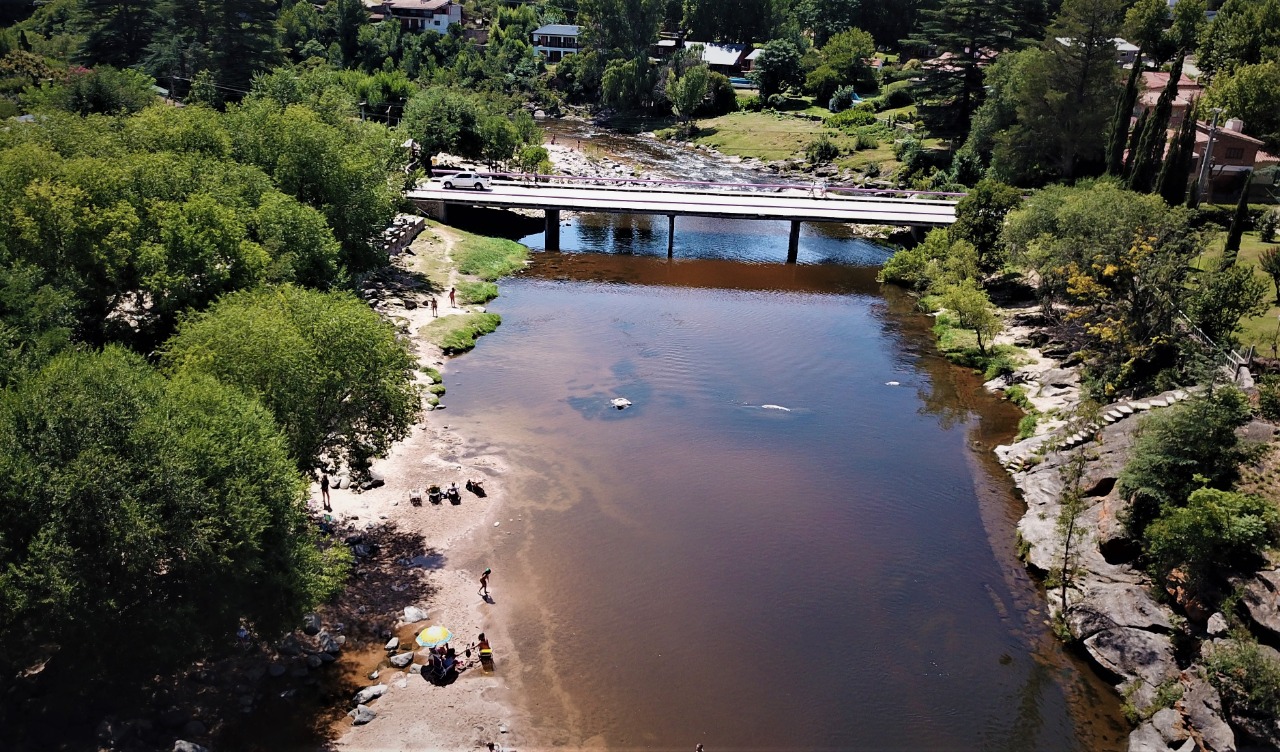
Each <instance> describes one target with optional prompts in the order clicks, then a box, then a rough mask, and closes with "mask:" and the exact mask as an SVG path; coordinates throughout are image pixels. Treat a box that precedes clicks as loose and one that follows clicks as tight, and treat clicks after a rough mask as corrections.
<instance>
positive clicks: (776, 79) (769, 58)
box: [751, 39, 803, 100]
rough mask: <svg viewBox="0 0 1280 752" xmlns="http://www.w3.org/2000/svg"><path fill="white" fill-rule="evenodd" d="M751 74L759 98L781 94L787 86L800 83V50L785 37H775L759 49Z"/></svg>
mask: <svg viewBox="0 0 1280 752" xmlns="http://www.w3.org/2000/svg"><path fill="white" fill-rule="evenodd" d="M751 75H752V76H753V77H754V78H755V82H756V86H757V87H759V89H760V99H761V100H766V99H768V98H769V97H770V96H772V95H774V94H782V93H783V92H785V91H786V90H787V87H789V86H795V85H798V84H799V83H800V81H801V80H802V77H803V71H802V70H801V68H800V50H798V49H797V48H796V46H795V45H794V44H793V43H791V42H790V41H789V40H786V39H775V40H773V41H772V42H769V43H768V44H766V45H765V46H764V47H762V48H761V49H760V54H759V55H758V56H757V57H756V62H755V66H754V67H753V68H752V71H751Z"/></svg>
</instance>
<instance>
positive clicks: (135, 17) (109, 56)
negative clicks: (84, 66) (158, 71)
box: [75, 0, 160, 68]
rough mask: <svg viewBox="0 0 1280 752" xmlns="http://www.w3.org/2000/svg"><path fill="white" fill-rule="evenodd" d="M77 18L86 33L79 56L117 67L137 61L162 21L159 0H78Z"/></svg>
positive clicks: (86, 59)
mask: <svg viewBox="0 0 1280 752" xmlns="http://www.w3.org/2000/svg"><path fill="white" fill-rule="evenodd" d="M75 20H76V25H78V26H80V30H81V33H82V34H83V35H84V41H83V42H81V44H80V50H79V53H78V57H79V58H80V59H81V60H83V61H84V62H86V63H88V64H89V65H111V66H114V67H116V68H125V67H128V66H130V65H132V64H134V63H136V62H138V60H140V59H141V58H142V54H143V51H144V50H145V49H146V47H147V45H148V44H150V43H151V35H152V34H153V33H155V30H156V28H157V27H158V26H159V25H160V15H159V13H158V3H157V0H79V6H78V7H77V9H76V15H75Z"/></svg>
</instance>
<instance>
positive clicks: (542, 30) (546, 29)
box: [533, 24, 582, 37]
mask: <svg viewBox="0 0 1280 752" xmlns="http://www.w3.org/2000/svg"><path fill="white" fill-rule="evenodd" d="M581 31H582V27H581V26H578V25H577V24H547V25H546V26H542V27H539V28H537V29H534V30H533V33H534V34H539V35H543V36H552V37H576V36H578V34H579V32H581Z"/></svg>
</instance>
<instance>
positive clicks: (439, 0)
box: [364, 0, 462, 34]
mask: <svg viewBox="0 0 1280 752" xmlns="http://www.w3.org/2000/svg"><path fill="white" fill-rule="evenodd" d="M364 2H365V8H367V9H368V11H369V20H370V21H386V20H394V21H399V22H400V28H402V29H404V30H405V31H434V32H436V33H437V34H446V33H448V31H449V27H450V26H453V25H454V24H460V23H462V6H461V5H458V4H456V3H454V2H453V0H364Z"/></svg>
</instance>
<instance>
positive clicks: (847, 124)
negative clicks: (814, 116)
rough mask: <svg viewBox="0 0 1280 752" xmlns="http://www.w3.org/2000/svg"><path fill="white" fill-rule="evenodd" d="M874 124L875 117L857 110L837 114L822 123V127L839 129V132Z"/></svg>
mask: <svg viewBox="0 0 1280 752" xmlns="http://www.w3.org/2000/svg"><path fill="white" fill-rule="evenodd" d="M875 122H876V116H875V115H873V114H872V113H870V112H867V111H866V110H863V109H858V108H854V109H852V110H845V111H844V112H838V113H836V114H835V115H831V116H829V117H827V119H825V120H823V121H822V123H823V125H825V126H827V127H828V128H839V129H841V130H850V129H853V128H859V127H862V126H864V125H873V124H874V123H875Z"/></svg>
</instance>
